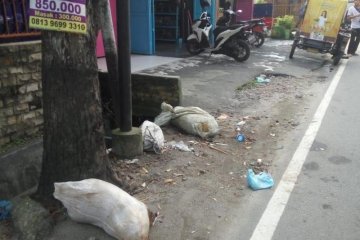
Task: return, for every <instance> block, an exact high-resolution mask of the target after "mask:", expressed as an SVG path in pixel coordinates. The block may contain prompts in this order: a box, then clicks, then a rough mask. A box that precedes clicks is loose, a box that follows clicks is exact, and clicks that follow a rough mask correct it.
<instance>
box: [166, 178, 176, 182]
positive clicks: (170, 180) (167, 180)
mask: <svg viewBox="0 0 360 240" xmlns="http://www.w3.org/2000/svg"><path fill="white" fill-rule="evenodd" d="M164 183H175V180H174V179H172V178H168V179H165V180H164Z"/></svg>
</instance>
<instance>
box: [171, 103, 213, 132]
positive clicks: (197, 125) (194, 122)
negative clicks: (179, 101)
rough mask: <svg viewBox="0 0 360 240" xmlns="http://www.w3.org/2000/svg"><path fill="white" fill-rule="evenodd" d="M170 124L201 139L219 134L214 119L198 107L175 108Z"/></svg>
mask: <svg viewBox="0 0 360 240" xmlns="http://www.w3.org/2000/svg"><path fill="white" fill-rule="evenodd" d="M171 124H174V125H175V126H177V127H179V128H181V129H182V130H184V131H185V132H187V133H190V134H193V135H198V136H200V137H202V138H209V137H213V136H215V135H216V134H217V133H218V132H219V125H218V123H217V122H216V120H215V118H214V117H213V116H211V115H210V114H209V113H208V112H206V111H204V110H202V109H201V108H199V107H180V106H178V107H175V108H174V114H173V117H172V120H171Z"/></svg>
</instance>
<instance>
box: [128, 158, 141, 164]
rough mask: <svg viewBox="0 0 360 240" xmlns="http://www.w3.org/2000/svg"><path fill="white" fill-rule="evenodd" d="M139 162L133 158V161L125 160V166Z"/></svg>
mask: <svg viewBox="0 0 360 240" xmlns="http://www.w3.org/2000/svg"><path fill="white" fill-rule="evenodd" d="M138 161H139V159H137V158H135V159H133V160H127V161H125V163H126V164H134V163H137V162H138Z"/></svg>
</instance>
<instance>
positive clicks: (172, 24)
mask: <svg viewBox="0 0 360 240" xmlns="http://www.w3.org/2000/svg"><path fill="white" fill-rule="evenodd" d="M217 1H218V0H211V3H212V4H211V7H210V8H209V9H207V11H208V12H209V13H210V15H211V16H217V12H216V9H217V6H219V3H218V2H217ZM110 6H111V11H112V16H113V23H114V28H115V31H116V0H110ZM201 11H202V9H201V6H200V1H199V0H130V24H131V26H130V29H131V52H132V53H134V54H146V55H153V54H159V51H160V50H161V49H163V48H162V46H166V48H167V49H168V50H170V51H171V50H174V51H175V50H176V49H177V48H179V46H181V44H182V42H183V41H185V40H186V38H187V36H188V35H189V34H190V33H191V24H192V20H193V19H196V18H198V17H199V16H200V14H201ZM212 21H213V26H215V22H216V17H214V18H212ZM115 35H116V34H115ZM104 55H105V53H104V47H103V42H102V37H101V35H100V36H99V38H98V44H97V56H98V57H103V56H104Z"/></svg>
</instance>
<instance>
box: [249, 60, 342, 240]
mask: <svg viewBox="0 0 360 240" xmlns="http://www.w3.org/2000/svg"><path fill="white" fill-rule="evenodd" d="M347 62H348V61H347V60H342V64H341V65H340V66H339V68H338V71H337V72H336V74H335V76H334V78H333V80H332V82H331V84H330V86H329V88H328V90H327V91H326V93H325V96H324V98H323V99H322V101H321V103H320V105H319V107H318V108H317V110H316V112H315V114H314V117H313V119H312V121H311V123H310V125H309V127H308V129H307V130H306V132H305V135H304V137H303V138H302V140H301V142H300V144H299V146H298V148H297V149H296V151H295V153H294V155H293V157H292V159H291V161H290V163H289V165H288V167H287V169H286V170H285V172H284V174H283V176H282V178H281V180H280V182H279V184H278V186H277V188H276V190H275V192H274V194H273V196H272V198H271V199H270V201H269V203H268V205H267V207H266V209H265V211H264V213H263V215H262V216H261V218H260V220H259V222H258V224H257V226H256V228H255V230H254V232H253V234H252V236H251V238H250V240H271V239H272V237H273V234H274V232H275V230H276V227H277V225H278V223H279V220H280V217H281V216H282V214H283V212H284V209H285V207H286V204H287V203H288V201H289V198H290V195H291V192H292V191H293V189H294V186H295V183H296V181H297V178H298V176H299V174H300V171H301V168H302V166H303V164H304V162H305V160H306V157H307V155H308V153H309V151H310V148H311V145H312V143H313V141H314V139H315V137H316V135H317V132H318V130H319V128H320V126H321V122H322V120H323V118H324V115H325V113H326V110H327V108H328V106H329V103H330V101H331V98H332V97H333V95H334V93H335V90H336V87H337V85H338V83H339V81H340V79H341V76H342V74H343V72H344V69H345V67H346V64H347Z"/></svg>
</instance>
